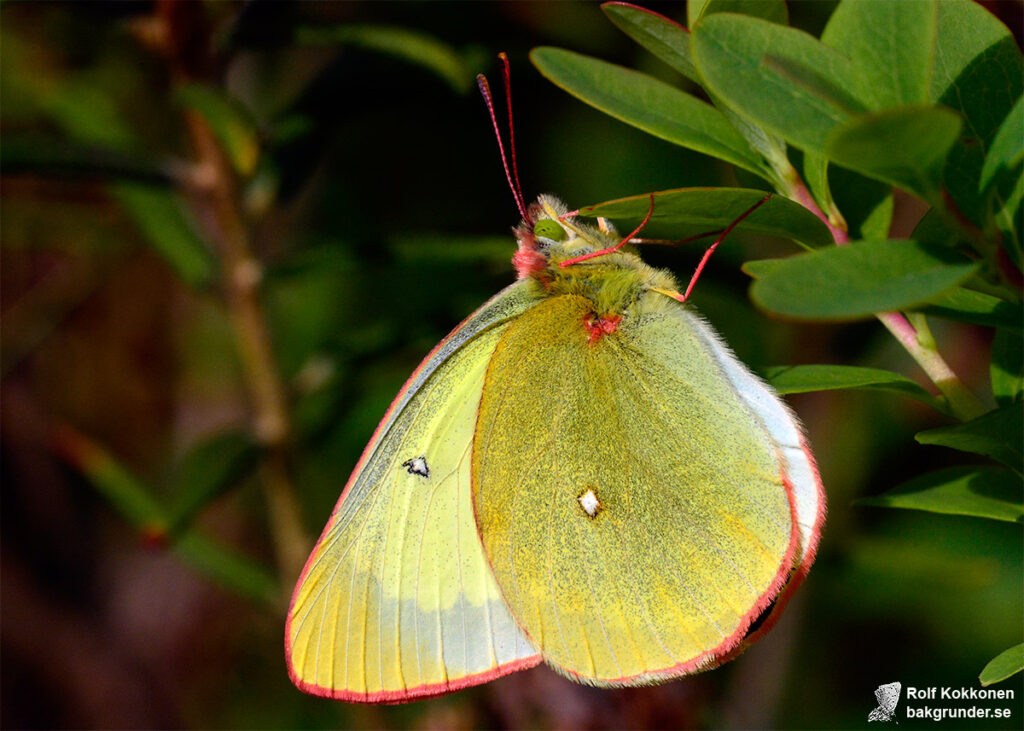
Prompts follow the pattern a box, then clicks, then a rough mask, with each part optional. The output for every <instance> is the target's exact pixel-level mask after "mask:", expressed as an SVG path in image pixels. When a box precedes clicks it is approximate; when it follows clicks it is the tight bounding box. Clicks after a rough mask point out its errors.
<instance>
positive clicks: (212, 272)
mask: <svg viewBox="0 0 1024 731" xmlns="http://www.w3.org/2000/svg"><path fill="white" fill-rule="evenodd" d="M110 191H111V194H112V195H113V196H114V199H115V200H116V201H117V202H118V204H120V206H121V208H122V209H123V210H124V212H125V213H126V214H127V215H128V216H129V218H131V219H132V221H134V223H135V225H136V226H137V227H138V229H139V231H140V232H141V233H142V235H143V238H144V239H145V241H146V243H147V244H149V246H150V247H151V248H152V249H153V250H154V251H156V252H157V253H158V254H159V255H160V256H161V257H163V259H164V261H166V262H167V263H168V264H169V265H170V267H171V269H173V270H174V272H175V274H177V275H178V276H179V277H180V278H181V280H182V281H183V282H185V283H186V284H188V285H190V286H192V287H194V288H197V289H199V288H202V287H205V286H207V285H208V284H210V282H211V281H212V280H213V278H214V276H216V274H217V262H216V260H215V259H214V256H213V253H212V252H211V251H210V250H209V249H208V248H207V247H206V243H205V242H204V241H203V239H201V238H200V237H199V234H198V233H197V232H196V230H195V228H194V224H193V222H192V218H191V216H189V215H188V214H187V213H186V212H185V210H184V209H183V208H182V204H181V200H180V199H179V198H178V196H177V195H176V194H174V193H172V192H171V191H168V190H161V189H159V188H154V187H153V186H150V185H144V184H142V183H128V182H123V183H114V184H112V185H111V186H110Z"/></svg>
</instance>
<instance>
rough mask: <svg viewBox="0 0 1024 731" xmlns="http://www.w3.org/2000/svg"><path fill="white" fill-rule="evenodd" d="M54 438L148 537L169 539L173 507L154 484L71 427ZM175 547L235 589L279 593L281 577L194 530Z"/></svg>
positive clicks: (272, 596)
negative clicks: (158, 494) (167, 505)
mask: <svg viewBox="0 0 1024 731" xmlns="http://www.w3.org/2000/svg"><path fill="white" fill-rule="evenodd" d="M53 443H54V446H55V447H56V449H57V450H58V451H59V453H60V454H61V455H62V456H63V457H64V459H66V460H67V461H68V462H69V463H70V464H71V466H72V467H74V468H75V469H76V470H78V471H79V472H81V473H82V475H83V476H84V477H85V478H86V479H87V480H88V481H89V482H90V484H92V486H93V487H94V488H95V489H96V491H97V492H99V493H100V494H101V495H102V496H103V497H105V498H106V499H107V500H108V501H109V502H110V504H111V506H112V507H113V508H114V509H115V510H116V511H117V512H118V513H120V514H121V516H122V517H123V518H124V519H125V520H126V521H128V522H129V523H130V524H131V525H132V526H134V527H135V528H136V529H137V530H138V531H139V532H140V533H141V534H142V535H143V536H145V537H147V538H150V539H152V540H154V541H156V542H157V544H158V545H160V544H161V543H163V542H164V541H166V540H167V539H168V537H169V534H168V526H169V525H170V519H169V514H168V511H167V510H166V509H165V508H164V506H163V505H162V504H161V503H160V501H159V500H157V499H156V497H155V496H154V495H153V493H152V491H151V490H150V488H149V487H148V486H146V485H145V484H144V483H143V482H142V481H141V480H139V479H138V478H137V477H135V476H134V475H133V474H132V473H131V472H130V471H129V470H128V469H126V468H125V467H124V466H122V465H121V464H120V463H119V462H118V461H117V459H116V458H114V456H113V455H111V454H110V453H109V452H108V451H107V450H105V449H104V448H103V447H101V446H100V445H99V444H97V443H95V442H93V441H92V440H91V439H89V438H87V437H85V436H84V435H83V434H81V433H79V432H78V431H76V430H74V429H72V428H70V427H60V428H58V429H57V430H56V431H55V433H54V435H53ZM171 550H172V551H173V552H174V553H175V554H177V555H178V556H179V557H181V558H182V559H183V560H184V561H185V562H186V563H188V564H190V565H191V566H192V567H193V568H194V569H196V570H197V571H199V572H200V573H202V574H204V575H206V576H207V577H208V578H210V579H211V580H213V581H214V582H216V583H217V584H219V585H221V586H223V587H224V588H226V589H229V590H231V591H234V592H235V593H238V594H241V595H243V596H247V597H250V598H254V599H259V600H262V601H267V602H273V601H276V600H277V598H278V596H279V588H278V585H277V582H276V580H275V579H274V578H273V577H272V576H271V575H270V574H269V573H268V572H267V571H266V569H264V568H263V567H262V566H261V565H259V564H258V563H256V562H255V561H253V560H251V559H249V558H246V557H245V556H242V555H240V554H238V553H236V552H235V551H233V550H231V549H229V548H227V547H225V546H222V545H220V544H219V543H216V542H214V541H211V540H210V539H208V538H205V537H203V536H201V535H199V534H198V533H196V532H195V531H186V532H185V533H184V534H182V535H181V536H180V537H178V539H177V540H175V541H174V542H173V543H172V544H171Z"/></svg>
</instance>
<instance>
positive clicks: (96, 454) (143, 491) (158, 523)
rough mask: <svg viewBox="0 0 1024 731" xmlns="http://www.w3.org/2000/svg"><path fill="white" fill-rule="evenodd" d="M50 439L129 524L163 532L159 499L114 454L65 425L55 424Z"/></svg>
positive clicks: (164, 524)
mask: <svg viewBox="0 0 1024 731" xmlns="http://www.w3.org/2000/svg"><path fill="white" fill-rule="evenodd" d="M52 443H53V445H54V447H55V448H56V450H57V452H58V453H59V454H60V455H61V456H62V457H63V458H64V459H65V460H66V461H67V462H68V463H69V464H70V465H71V466H72V467H73V468H74V469H75V470H77V471H78V472H80V473H81V474H82V476H83V477H85V478H86V479H87V480H88V481H89V483H90V484H91V485H92V486H93V487H94V488H95V489H96V491H97V492H98V493H99V494H100V495H102V496H103V497H104V498H106V500H107V502H109V503H110V505H111V507H113V508H114V510H116V511H117V512H118V513H120V515H121V517H122V518H124V519H125V520H126V521H127V522H128V523H130V524H131V525H132V526H133V527H135V528H136V529H138V530H139V531H140V532H145V533H149V534H163V533H164V532H165V528H166V525H167V521H166V516H165V512H164V508H163V506H162V505H161V504H160V501H159V500H158V499H157V498H156V496H155V495H154V494H153V493H152V491H151V490H150V489H149V487H148V486H147V485H145V484H144V483H143V482H142V481H141V480H139V479H138V478H136V477H135V475H133V474H132V473H131V471H130V470H128V469H127V468H126V467H125V466H124V465H122V464H121V463H120V462H119V461H118V460H117V458H115V457H114V455H112V454H111V453H110V452H108V451H107V450H106V449H104V448H103V447H101V446H100V445H99V444H97V443H96V442H94V441H93V440H91V439H89V438H88V437H86V436H85V435H84V434H82V433H80V432H79V431H77V430H76V429H74V428H72V427H69V426H60V427H58V428H57V429H56V430H55V431H54V433H53V435H52Z"/></svg>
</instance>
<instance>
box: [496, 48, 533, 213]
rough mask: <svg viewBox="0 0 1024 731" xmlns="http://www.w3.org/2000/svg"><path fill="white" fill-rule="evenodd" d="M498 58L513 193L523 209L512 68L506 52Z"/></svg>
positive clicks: (523, 200) (523, 199) (524, 204)
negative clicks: (517, 154)
mask: <svg viewBox="0 0 1024 731" xmlns="http://www.w3.org/2000/svg"><path fill="white" fill-rule="evenodd" d="M498 58H500V59H501V71H502V79H503V80H504V82H505V105H506V106H507V107H508V147H509V152H510V153H511V154H512V177H513V178H515V181H516V184H515V190H514V191H513V193H514V194H515V196H516V198H517V199H518V200H519V207H520V209H525V208H526V199H525V198H523V186H521V185H520V184H519V163H518V161H517V160H516V130H515V127H514V126H513V125H512V69H511V66H510V65H509V62H508V54H507V53H505V52H504V51H502V52H501V53H499V54H498Z"/></svg>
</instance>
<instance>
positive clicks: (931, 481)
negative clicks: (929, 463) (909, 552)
mask: <svg viewBox="0 0 1024 731" xmlns="http://www.w3.org/2000/svg"><path fill="white" fill-rule="evenodd" d="M854 504H856V505H875V506H879V507H886V508H907V509H910V510H925V511H927V512H929V513H945V514H948V515H970V516H974V517H977V518H991V519H992V520H1004V521H1007V522H1010V523H1021V522H1024V499H1022V486H1021V481H1020V478H1019V477H1018V476H1017V475H1014V474H1013V473H1012V472H1009V471H1007V470H1004V469H999V468H997V467H950V468H948V469H944V470H939V471H937V472H930V473H928V474H926V475H921V476H920V477H915V478H914V479H913V480H910V481H909V482H905V483H903V484H902V485H900V486H899V487H895V488H893V489H892V490H889V491H888V492H885V493H883V494H881V495H877V496H875V497H867V498H861V499H860V500H856V501H854Z"/></svg>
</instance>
